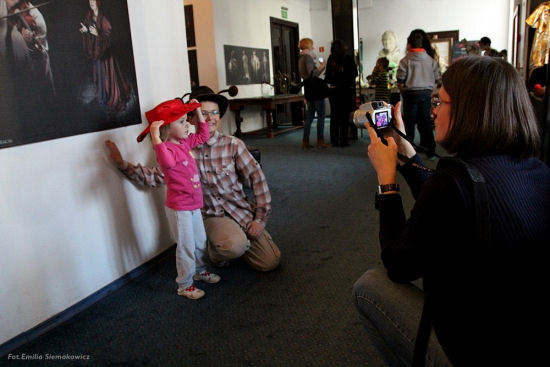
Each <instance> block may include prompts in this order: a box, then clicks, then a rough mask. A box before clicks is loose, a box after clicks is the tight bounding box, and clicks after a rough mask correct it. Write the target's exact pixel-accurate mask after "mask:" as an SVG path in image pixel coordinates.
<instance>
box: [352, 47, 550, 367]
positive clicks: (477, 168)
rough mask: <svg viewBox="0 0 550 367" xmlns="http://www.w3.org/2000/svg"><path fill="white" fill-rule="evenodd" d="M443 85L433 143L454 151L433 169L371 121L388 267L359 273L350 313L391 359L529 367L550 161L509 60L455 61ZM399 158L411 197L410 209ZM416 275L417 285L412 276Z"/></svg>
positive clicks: (541, 305) (546, 229)
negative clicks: (383, 134)
mask: <svg viewBox="0 0 550 367" xmlns="http://www.w3.org/2000/svg"><path fill="white" fill-rule="evenodd" d="M442 82H443V83H442V84H443V85H442V87H441V89H440V90H439V95H438V96H436V97H435V98H434V99H433V100H432V106H433V113H434V115H435V140H436V141H437V142H438V143H439V144H440V145H441V146H442V147H443V148H445V149H446V150H447V151H448V152H449V153H451V154H453V155H454V157H453V158H452V159H441V160H440V162H439V164H438V167H437V169H436V170H435V171H434V172H433V173H431V174H430V172H428V170H426V169H420V168H422V160H421V159H420V158H419V156H418V155H417V154H416V152H415V150H414V148H413V146H412V145H411V144H410V143H409V142H408V141H407V140H405V139H403V138H401V137H400V136H399V135H396V134H394V133H391V134H386V135H387V136H386V140H387V145H385V144H384V143H383V142H382V140H381V139H380V138H379V137H378V136H377V134H376V132H375V131H374V130H373V129H372V128H371V127H369V128H368V130H369V136H370V139H371V143H370V145H369V147H368V156H369V159H370V162H371V164H372V165H373V167H374V169H375V171H376V174H377V177H378V182H379V185H380V186H379V194H378V195H377V196H376V206H377V208H378V210H379V212H380V232H379V239H380V246H381V257H382V262H383V264H384V267H385V269H386V272H384V271H383V270H381V269H371V270H369V271H367V272H366V273H365V274H364V275H363V276H362V277H361V278H360V279H359V280H357V282H356V283H355V285H354V289H353V294H354V300H355V304H356V307H357V311H358V313H359V317H360V319H361V321H362V322H363V325H364V326H365V328H366V329H367V331H368V334H369V336H370V338H371V340H372V341H373V342H374V343H375V344H376V345H377V346H378V347H379V348H380V350H381V352H382V353H383V355H384V357H385V358H386V359H387V360H388V363H389V364H390V365H411V364H412V365H424V363H426V365H448V364H449V363H450V364H452V365H454V366H489V365H491V366H508V365H516V366H517V365H534V364H532V362H534V361H543V360H545V359H543V358H544V357H545V349H544V348H543V347H541V343H542V341H543V338H542V337H541V335H544V332H545V331H546V328H545V327H544V325H543V322H542V319H543V318H544V317H545V314H546V313H547V312H548V308H547V303H546V301H543V300H542V298H544V296H543V294H542V292H544V289H546V278H547V276H546V271H544V269H546V264H545V263H543V261H545V260H546V257H545V256H543V254H544V253H546V251H545V250H546V248H547V246H548V243H549V239H550V225H549V224H550V205H549V203H550V169H549V167H548V166H546V165H545V164H544V163H543V162H542V161H541V160H539V159H538V158H536V157H537V155H538V150H539V147H540V136H539V131H538V128H537V122H536V119H535V116H534V113H533V109H532V106H531V103H530V101H529V95H528V93H527V90H526V88H525V83H524V82H523V80H522V79H521V77H520V75H519V74H518V72H517V71H516V70H515V69H514V68H513V66H512V65H510V64H509V63H507V62H506V61H504V60H500V59H495V58H489V57H465V58H462V59H460V60H458V61H456V62H454V63H453V64H452V65H451V66H450V67H449V69H448V70H447V71H446V72H445V74H444V75H443V78H442ZM399 107H400V106H399V105H398V106H396V108H395V111H394V114H395V116H396V125H397V126H398V127H399V128H400V129H401V130H404V129H403V126H404V124H403V121H402V118H401V114H400V111H399ZM398 153H399V156H398ZM396 166H399V168H398V170H399V171H400V172H401V174H402V175H403V176H404V178H405V180H406V182H407V184H408V186H409V187H410V189H411V191H412V194H413V196H414V198H415V200H416V201H415V203H414V207H413V208H412V210H411V213H410V216H409V218H406V216H405V213H404V210H403V204H402V201H401V196H400V195H399V187H398V185H397V174H396ZM480 188H481V189H480ZM479 193H485V196H484V197H483V195H479ZM419 278H422V280H423V287H422V288H423V289H422V290H420V289H419V288H418V287H416V286H414V285H412V284H411V283H410V282H412V281H414V280H417V279H419ZM421 319H422V321H420V320H421ZM419 325H421V326H420V327H419ZM431 330H433V331H434V332H431ZM430 333H431V336H430ZM426 350H427V352H426ZM538 363H540V362H538Z"/></svg>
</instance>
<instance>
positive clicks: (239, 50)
mask: <svg viewBox="0 0 550 367" xmlns="http://www.w3.org/2000/svg"><path fill="white" fill-rule="evenodd" d="M223 52H224V56H225V83H226V84H227V85H232V84H236V85H241V84H260V83H262V82H266V83H269V78H270V67H269V50H268V49H264V48H250V47H242V46H230V45H223Z"/></svg>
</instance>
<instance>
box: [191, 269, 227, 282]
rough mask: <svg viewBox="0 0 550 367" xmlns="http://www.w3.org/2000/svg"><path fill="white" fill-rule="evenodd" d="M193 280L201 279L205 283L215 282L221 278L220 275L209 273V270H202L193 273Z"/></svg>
mask: <svg viewBox="0 0 550 367" xmlns="http://www.w3.org/2000/svg"><path fill="white" fill-rule="evenodd" d="M193 279H194V280H202V281H203V282H205V283H217V282H219V281H220V280H221V277H220V276H219V275H218V274H214V273H211V272H209V271H203V272H202V273H198V274H195V275H193Z"/></svg>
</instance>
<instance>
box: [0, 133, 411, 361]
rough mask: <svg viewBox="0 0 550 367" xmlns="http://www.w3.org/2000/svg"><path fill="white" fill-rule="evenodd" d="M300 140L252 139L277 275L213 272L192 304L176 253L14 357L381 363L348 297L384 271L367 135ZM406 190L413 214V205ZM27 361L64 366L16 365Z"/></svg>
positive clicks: (236, 265)
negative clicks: (330, 141) (336, 142)
mask: <svg viewBox="0 0 550 367" xmlns="http://www.w3.org/2000/svg"><path fill="white" fill-rule="evenodd" d="M312 130H313V131H312V136H314V134H315V131H316V130H315V125H314V126H313V129H312ZM325 131H326V132H328V123H327V125H326V128H325ZM326 135H327V133H325V136H326ZM301 138H302V130H298V131H294V132H290V133H286V134H282V135H279V136H277V137H276V138H274V139H265V138H262V137H258V138H249V137H247V138H245V139H244V140H245V142H246V143H247V144H249V145H253V146H256V147H258V148H259V149H260V150H261V154H262V166H263V168H264V172H265V174H266V176H267V178H268V182H269V186H270V189H271V193H272V215H271V218H270V220H269V222H268V225H267V228H268V230H269V231H270V233H271V234H272V236H273V239H274V240H275V242H276V243H277V244H278V245H279V247H280V248H281V252H282V261H281V266H280V267H279V268H278V269H276V270H275V271H272V272H269V273H259V272H257V271H254V270H252V269H251V268H249V267H248V266H247V265H246V264H245V263H244V262H243V261H241V260H236V261H234V262H232V263H231V265H230V266H229V267H227V268H222V269H217V272H218V273H219V274H220V275H221V276H222V282H220V283H219V284H216V285H205V286H204V287H202V288H203V289H205V291H206V292H207V295H206V297H205V298H204V299H201V300H199V301H191V300H188V299H185V298H183V297H179V296H177V295H176V287H175V283H174V278H175V276H176V269H175V266H174V265H175V264H174V263H175V261H174V255H173V253H170V254H169V256H166V258H165V259H163V260H162V261H160V262H159V263H158V264H157V265H156V266H155V267H154V268H153V269H151V271H149V272H147V273H146V274H144V275H142V276H140V277H139V278H137V279H135V280H133V281H132V282H130V283H129V284H127V285H125V286H124V287H122V288H120V289H118V290H117V291H115V292H113V293H112V294H110V295H109V296H107V297H106V298H104V299H102V300H100V301H99V302H97V303H95V304H94V305H93V306H91V307H90V308H88V309H86V310H85V311H83V312H81V313H80V314H78V315H76V316H75V317H73V318H72V319H71V320H69V321H68V322H66V323H64V324H63V325H61V326H59V327H57V328H55V329H54V330H52V331H50V332H48V333H46V334H45V335H43V336H41V337H40V338H38V339H36V340H34V341H32V342H30V343H28V344H26V345H24V346H22V347H21V348H18V349H17V350H16V351H14V352H13V353H15V354H21V353H26V354H34V353H37V354H41V355H46V354H47V353H49V354H52V355H55V354H88V355H90V360H89V361H87V362H86V363H82V364H87V365H97V366H104V365H112V366H384V365H385V363H384V361H383V360H382V358H381V356H380V355H379V354H378V352H377V351H376V349H375V348H374V347H373V346H372V345H371V344H370V343H369V341H368V339H367V336H366V333H365V331H364V330H363V328H362V326H361V324H360V323H359V322H358V319H357V316H356V313H355V308H354V304H353V301H352V297H351V290H352V286H353V284H354V282H355V280H356V279H357V278H359V277H360V276H361V274H362V273H363V272H364V271H365V270H367V269H369V268H371V267H375V266H380V265H381V262H380V252H379V247H378V240H377V236H378V213H377V212H376V211H375V210H374V204H373V203H374V192H375V188H376V185H377V182H376V175H375V173H374V171H373V169H372V167H371V166H370V163H369V162H368V158H367V157H366V147H367V143H368V139H367V134H366V132H365V133H364V134H363V137H360V138H359V139H358V140H355V141H353V140H352V141H351V144H352V145H351V146H350V147H347V148H329V149H325V150H318V149H312V150H308V151H303V150H302V149H301V147H300V145H301ZM400 183H401V185H402V187H405V183H404V182H402V181H401V182H400ZM402 191H403V197H404V201H405V206H406V210H407V212H408V210H409V209H410V207H411V205H412V199H411V197H410V192H409V191H408V189H407V188H406V187H405V188H404V189H403V190H402ZM5 362H6V360H5V358H4V359H3V360H1V361H0V364H2V363H5ZM23 364H24V365H34V364H36V365H40V366H44V365H60V364H61V365H62V364H63V363H61V362H60V361H50V362H48V361H44V360H42V361H37V362H33V363H29V362H25V363H23V362H15V363H12V362H10V363H9V365H23ZM66 364H67V365H75V364H77V365H78V363H75V362H74V361H73V362H66Z"/></svg>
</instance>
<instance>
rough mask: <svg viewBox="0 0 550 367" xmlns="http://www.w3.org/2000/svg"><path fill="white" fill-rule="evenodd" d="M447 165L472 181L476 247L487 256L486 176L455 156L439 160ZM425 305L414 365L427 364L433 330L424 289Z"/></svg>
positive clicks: (426, 293)
mask: <svg viewBox="0 0 550 367" xmlns="http://www.w3.org/2000/svg"><path fill="white" fill-rule="evenodd" d="M445 165H452V166H455V167H459V168H460V169H462V170H464V171H465V172H467V174H468V176H469V177H470V180H471V181H472V188H473V200H474V211H475V221H476V248H477V249H478V255H479V256H486V255H487V254H488V252H489V248H488V246H489V245H490V243H491V242H490V238H491V223H490V221H489V214H490V213H489V195H488V193H487V186H486V184H485V178H484V177H483V175H482V174H481V172H479V170H478V169H477V168H475V167H473V166H472V165H469V164H468V163H466V162H464V161H463V160H461V159H459V158H455V157H445V158H441V159H440V160H439V163H438V165H437V167H438V169H439V168H440V167H444V166H445ZM453 179H454V180H455V182H456V184H457V186H459V185H460V183H459V182H458V181H457V179H456V177H453ZM424 291H425V293H424V307H423V308H422V316H421V317H420V324H419V325H418V332H417V334H416V340H415V342H414V354H413V361H412V366H413V367H420V366H425V362H426V352H427V351H428V344H429V341H430V332H431V330H432V302H431V300H432V295H431V294H430V292H429V291H426V290H424Z"/></svg>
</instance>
